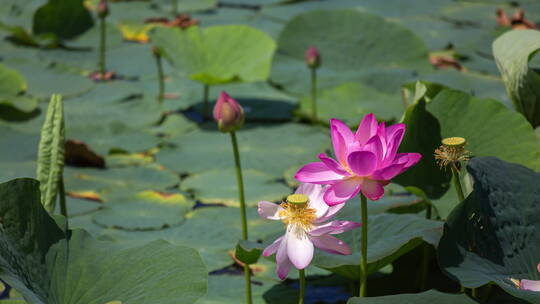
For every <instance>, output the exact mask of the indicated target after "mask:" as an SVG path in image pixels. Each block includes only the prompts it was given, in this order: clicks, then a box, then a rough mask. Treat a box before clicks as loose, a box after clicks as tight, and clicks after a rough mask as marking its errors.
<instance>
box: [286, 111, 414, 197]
mask: <svg viewBox="0 0 540 304" xmlns="http://www.w3.org/2000/svg"><path fill="white" fill-rule="evenodd" d="M330 130H331V136H332V144H333V146H334V154H335V155H336V158H337V161H336V160H334V159H332V158H330V157H328V156H326V155H325V154H324V153H321V154H319V159H320V160H321V161H320V162H314V163H310V164H307V165H305V166H304V167H302V168H301V169H300V170H299V171H298V172H297V173H296V175H295V178H296V179H297V180H299V181H300V182H304V183H314V184H329V185H330V187H329V188H328V189H327V190H326V192H325V194H324V201H325V202H326V203H327V204H328V205H331V206H332V205H336V204H341V203H344V202H346V201H347V200H349V199H350V198H352V197H354V196H355V195H356V194H357V193H358V192H359V191H362V193H363V194H364V195H365V196H366V197H368V198H369V199H371V200H378V199H379V198H381V197H382V196H383V195H384V188H383V187H384V186H385V185H387V184H388V183H389V182H390V180H391V179H392V178H394V177H395V176H396V175H398V174H400V173H402V172H404V171H405V170H407V169H408V168H409V167H411V166H413V165H414V164H416V163H417V162H418V161H419V160H420V158H421V157H422V155H420V154H419V153H397V150H398V148H399V145H400V144H401V140H402V139H403V134H404V133H405V125H404V124H401V123H399V124H395V125H392V126H389V127H388V128H387V127H386V126H385V124H384V122H383V123H381V124H380V125H378V124H377V120H376V119H375V116H374V115H373V114H368V115H366V116H365V117H364V119H363V120H362V122H361V123H360V126H358V130H357V131H356V134H353V133H352V131H351V130H350V129H349V127H347V126H346V125H345V124H344V123H343V122H341V121H339V120H337V119H331V120H330Z"/></svg>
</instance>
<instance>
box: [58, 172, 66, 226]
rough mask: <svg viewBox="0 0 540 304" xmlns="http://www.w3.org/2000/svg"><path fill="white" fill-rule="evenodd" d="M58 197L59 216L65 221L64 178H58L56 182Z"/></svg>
mask: <svg viewBox="0 0 540 304" xmlns="http://www.w3.org/2000/svg"><path fill="white" fill-rule="evenodd" d="M58 195H60V214H62V215H63V216H64V217H65V218H66V220H67V216H68V215H67V207H66V190H65V188H64V177H60V180H59V181H58Z"/></svg>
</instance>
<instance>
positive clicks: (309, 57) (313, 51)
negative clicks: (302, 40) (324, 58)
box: [304, 46, 321, 69]
mask: <svg viewBox="0 0 540 304" xmlns="http://www.w3.org/2000/svg"><path fill="white" fill-rule="evenodd" d="M304 56H305V59H306V64H307V66H308V67H310V68H312V69H316V68H318V67H319V65H321V54H319V50H317V48H316V47H314V46H310V47H309V48H308V49H307V50H306V53H305V55H304Z"/></svg>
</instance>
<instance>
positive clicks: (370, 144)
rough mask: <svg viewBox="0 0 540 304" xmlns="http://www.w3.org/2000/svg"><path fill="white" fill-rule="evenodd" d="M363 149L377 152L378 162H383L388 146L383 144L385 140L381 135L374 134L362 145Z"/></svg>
mask: <svg viewBox="0 0 540 304" xmlns="http://www.w3.org/2000/svg"><path fill="white" fill-rule="evenodd" d="M362 151H369V152H371V153H373V154H375V155H376V156H377V160H378V164H382V162H383V160H384V152H385V151H386V148H385V147H384V146H383V142H382V139H381V137H380V136H373V137H372V138H370V139H369V140H368V141H367V142H366V144H365V145H364V146H363V147H362Z"/></svg>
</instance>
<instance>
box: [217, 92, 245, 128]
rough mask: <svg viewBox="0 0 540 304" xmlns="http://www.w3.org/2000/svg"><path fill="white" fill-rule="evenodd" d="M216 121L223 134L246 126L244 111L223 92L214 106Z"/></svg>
mask: <svg viewBox="0 0 540 304" xmlns="http://www.w3.org/2000/svg"><path fill="white" fill-rule="evenodd" d="M214 120H215V121H216V122H217V123H218V128H219V130H220V131H221V132H225V133H227V132H234V131H236V130H238V129H240V128H241V127H242V125H244V109H243V108H242V106H240V105H239V104H238V102H236V100H234V99H233V98H232V97H231V96H229V94H227V93H226V92H225V91H222V92H221V94H220V95H219V98H218V99H217V101H216V105H215V106H214Z"/></svg>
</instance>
